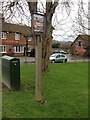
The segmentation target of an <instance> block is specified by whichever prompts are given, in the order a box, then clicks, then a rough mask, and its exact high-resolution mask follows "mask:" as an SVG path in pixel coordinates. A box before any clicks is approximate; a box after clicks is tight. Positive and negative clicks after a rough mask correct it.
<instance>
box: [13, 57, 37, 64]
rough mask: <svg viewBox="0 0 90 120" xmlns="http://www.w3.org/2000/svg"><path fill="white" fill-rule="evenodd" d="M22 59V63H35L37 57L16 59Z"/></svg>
mask: <svg viewBox="0 0 90 120" xmlns="http://www.w3.org/2000/svg"><path fill="white" fill-rule="evenodd" d="M15 58H19V59H20V63H21V64H22V63H32V64H34V63H35V57H15Z"/></svg>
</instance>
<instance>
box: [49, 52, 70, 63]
mask: <svg viewBox="0 0 90 120" xmlns="http://www.w3.org/2000/svg"><path fill="white" fill-rule="evenodd" d="M49 59H50V61H51V62H52V63H59V62H63V63H64V62H67V59H68V58H67V56H66V55H65V54H61V53H55V54H52V55H51V56H50V58H49Z"/></svg>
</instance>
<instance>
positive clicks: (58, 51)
mask: <svg viewBox="0 0 90 120" xmlns="http://www.w3.org/2000/svg"><path fill="white" fill-rule="evenodd" d="M54 53H62V54H67V53H66V52H65V51H64V50H55V51H53V54H54Z"/></svg>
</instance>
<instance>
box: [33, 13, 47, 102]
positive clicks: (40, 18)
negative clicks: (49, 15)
mask: <svg viewBox="0 0 90 120" xmlns="http://www.w3.org/2000/svg"><path fill="white" fill-rule="evenodd" d="M31 25H32V34H33V35H34V36H35V38H36V39H35V55H36V56H35V58H36V60H35V61H36V74H35V99H36V101H42V36H43V35H44V33H45V16H44V15H42V14H38V13H33V14H32V24H31Z"/></svg>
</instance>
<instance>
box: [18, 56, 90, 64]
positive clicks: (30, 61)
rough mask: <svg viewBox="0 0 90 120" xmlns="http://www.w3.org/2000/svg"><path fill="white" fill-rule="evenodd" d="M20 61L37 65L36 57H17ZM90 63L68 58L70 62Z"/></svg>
mask: <svg viewBox="0 0 90 120" xmlns="http://www.w3.org/2000/svg"><path fill="white" fill-rule="evenodd" d="M17 58H19V59H20V63H25V61H26V62H27V63H35V57H26V59H25V57H17ZM88 61H90V59H72V58H68V62H88Z"/></svg>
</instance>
